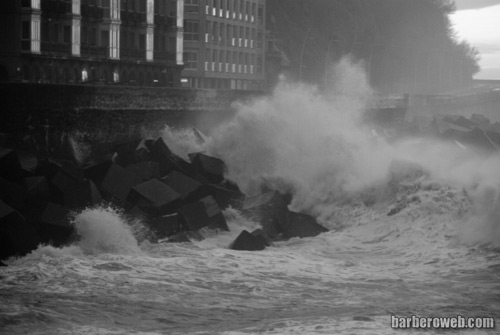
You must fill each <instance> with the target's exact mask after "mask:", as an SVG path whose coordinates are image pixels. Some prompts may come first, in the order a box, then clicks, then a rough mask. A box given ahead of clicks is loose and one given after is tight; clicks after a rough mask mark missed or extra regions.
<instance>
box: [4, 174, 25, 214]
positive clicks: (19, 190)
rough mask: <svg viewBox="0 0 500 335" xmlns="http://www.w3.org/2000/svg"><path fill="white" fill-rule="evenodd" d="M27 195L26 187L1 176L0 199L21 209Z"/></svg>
mask: <svg viewBox="0 0 500 335" xmlns="http://www.w3.org/2000/svg"><path fill="white" fill-rule="evenodd" d="M26 197H27V192H26V190H25V188H24V187H22V186H21V185H19V184H16V183H14V182H10V181H8V180H7V179H4V178H2V177H0V199H1V200H2V201H4V202H5V203H6V204H8V205H9V206H11V207H14V208H15V209H17V210H19V209H21V208H23V206H24V202H25V200H26Z"/></svg>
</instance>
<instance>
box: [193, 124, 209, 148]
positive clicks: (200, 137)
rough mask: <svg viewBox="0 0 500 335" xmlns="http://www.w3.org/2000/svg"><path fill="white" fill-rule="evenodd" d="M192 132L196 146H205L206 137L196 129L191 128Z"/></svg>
mask: <svg viewBox="0 0 500 335" xmlns="http://www.w3.org/2000/svg"><path fill="white" fill-rule="evenodd" d="M192 132H193V134H194V136H195V138H196V143H197V144H205V143H207V141H208V137H207V135H205V134H203V132H202V131H201V130H199V129H198V128H192Z"/></svg>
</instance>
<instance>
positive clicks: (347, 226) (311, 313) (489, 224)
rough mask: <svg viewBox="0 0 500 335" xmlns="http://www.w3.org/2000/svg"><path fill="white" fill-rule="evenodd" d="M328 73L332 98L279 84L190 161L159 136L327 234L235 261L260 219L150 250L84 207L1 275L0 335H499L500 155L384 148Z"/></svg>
mask: <svg viewBox="0 0 500 335" xmlns="http://www.w3.org/2000/svg"><path fill="white" fill-rule="evenodd" d="M341 65H342V64H341ZM335 73H336V74H337V81H338V83H337V86H336V87H335V88H334V90H333V93H332V94H331V96H328V97H322V96H318V94H316V93H315V92H314V89H311V88H308V87H305V86H302V85H298V86H294V85H282V86H281V87H278V89H277V90H276V92H275V93H274V94H273V96H271V97H268V98H264V99H261V100H258V101H255V102H252V103H250V104H248V105H242V106H240V107H239V112H238V113H237V115H236V116H235V118H234V120H231V121H230V122H228V123H226V124H223V125H221V127H220V128H218V129H217V130H216V131H214V132H213V133H212V134H211V137H210V138H209V139H208V141H207V143H206V144H205V147H203V148H199V147H197V146H196V145H195V144H193V143H192V142H191V141H190V138H189V136H187V137H186V136H184V135H186V133H180V135H179V133H175V132H172V131H170V130H171V129H167V130H168V131H167V132H166V133H165V134H163V136H164V138H165V140H167V142H168V143H169V145H170V146H171V147H172V149H173V150H174V151H175V152H176V153H178V154H179V155H181V156H182V155H185V154H186V152H189V151H193V150H199V149H203V150H206V151H207V152H208V153H209V154H214V155H216V156H219V157H221V158H222V159H224V161H225V162H226V164H227V166H228V178H230V179H232V180H233V181H235V182H236V183H238V185H239V186H240V188H241V189H242V190H243V191H244V192H245V193H247V194H252V193H254V192H255V191H256V189H257V188H258V186H259V185H260V184H262V183H265V184H267V185H271V186H272V187H274V188H275V189H278V190H281V191H286V192H291V193H293V195H294V198H293V202H292V204H291V205H290V207H291V209H293V210H296V211H305V212H307V213H310V214H312V215H314V216H315V217H316V218H317V219H318V220H319V221H320V222H321V223H322V224H324V225H325V226H326V227H327V228H329V229H330V231H329V232H328V233H324V234H321V235H319V236H317V237H314V238H304V239H298V238H296V239H291V240H289V241H283V242H276V243H274V245H273V246H271V247H269V248H267V249H266V250H263V251H259V252H245V251H234V250H230V249H229V246H230V244H231V242H232V241H233V240H234V239H235V238H236V236H237V235H238V234H239V232H240V231H241V230H243V229H248V230H253V229H254V228H256V227H258V222H249V221H248V220H246V219H245V218H243V217H242V216H241V215H240V214H239V213H238V211H236V210H234V209H228V210H225V211H224V215H225V217H226V219H227V221H228V225H229V227H230V230H231V231H230V232H222V233H214V232H209V231H205V232H203V234H204V235H205V239H204V240H203V241H200V242H196V241H195V242H193V243H177V244H174V243H158V244H152V243H149V242H147V241H143V240H142V239H141V238H140V237H139V236H137V235H134V232H137V231H138V230H137V229H135V226H134V224H137V222H135V221H133V220H129V219H128V218H127V217H125V216H123V215H122V214H121V213H120V212H119V211H117V210H115V209H111V208H108V207H96V208H91V209H87V210H85V211H83V212H81V213H80V214H79V215H77V216H76V219H75V227H76V229H77V231H78V233H79V235H80V240H79V241H78V242H75V243H74V244H72V245H70V246H67V247H64V248H54V247H52V246H40V247H39V248H38V249H37V250H35V251H33V252H32V253H31V254H29V255H27V256H25V257H23V258H19V259H10V260H8V264H9V266H8V267H4V268H0V333H1V334H47V335H48V334H205V335H209V334H223V335H240V334H400V333H407V332H410V331H407V330H401V329H392V328H391V316H392V315H396V316H399V317H410V316H412V315H415V316H418V317H456V316H458V315H460V316H463V317H493V318H494V319H495V321H496V323H497V324H498V322H499V319H500V283H499V278H500V250H499V246H500V224H499V222H500V209H499V208H500V158H499V155H498V154H493V155H490V156H485V155H483V154H481V153H478V152H477V151H476V150H474V149H473V148H464V146H463V145H461V144H460V145H459V144H456V145H455V144H449V143H441V142H439V141H434V140H429V139H422V138H420V139H406V140H397V141H394V140H393V141H387V140H386V139H385V138H384V137H383V136H380V135H378V134H379V133H380V131H379V130H377V129H366V128H365V127H361V126H359V125H358V124H357V123H356V122H354V121H353V119H355V117H353V116H357V113H358V112H359V110H360V109H362V106H363V101H364V99H365V95H366V92H365V91H366V90H367V88H366V85H364V84H363V75H362V73H360V71H359V69H358V68H357V67H356V66H353V65H352V64H343V65H342V66H341V67H339V68H338V69H337V71H336V72H335ZM346 92H347V93H348V94H346ZM87 154H88V153H85V152H83V151H82V152H81V155H80V156H81V157H84V156H85V155H87ZM394 162H396V164H394ZM397 162H403V163H397ZM408 162H410V163H408ZM411 333H422V334H443V333H444V334H446V333H449V331H447V330H444V329H425V330H413V331H411ZM453 333H454V334H455V333H457V334H495V333H498V326H497V328H496V329H493V330H480V329H465V330H457V331H453Z"/></svg>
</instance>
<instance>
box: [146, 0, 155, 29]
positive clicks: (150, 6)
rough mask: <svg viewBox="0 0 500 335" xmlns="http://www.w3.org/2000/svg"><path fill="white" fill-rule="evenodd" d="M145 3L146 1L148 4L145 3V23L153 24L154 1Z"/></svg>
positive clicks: (150, 0) (149, 0)
mask: <svg viewBox="0 0 500 335" xmlns="http://www.w3.org/2000/svg"><path fill="white" fill-rule="evenodd" d="M147 1H148V3H147V14H146V23H148V24H153V21H154V1H153V0H147ZM143 2H144V1H143Z"/></svg>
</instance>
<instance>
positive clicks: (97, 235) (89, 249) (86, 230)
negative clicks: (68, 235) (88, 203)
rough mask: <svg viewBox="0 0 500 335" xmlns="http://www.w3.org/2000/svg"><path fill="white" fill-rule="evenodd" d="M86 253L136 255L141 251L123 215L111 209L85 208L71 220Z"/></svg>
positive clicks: (79, 244) (80, 245)
mask: <svg viewBox="0 0 500 335" xmlns="http://www.w3.org/2000/svg"><path fill="white" fill-rule="evenodd" d="M72 222H73V224H74V226H75V230H76V232H77V233H78V235H79V236H80V238H81V239H80V240H79V241H78V243H77V244H78V246H79V247H80V248H81V249H82V250H83V251H84V252H86V253H90V254H98V253H117V254H136V253H140V252H141V249H140V247H139V245H138V243H137V240H136V238H135V237H134V235H133V233H132V230H131V228H130V227H129V226H128V224H127V220H126V219H125V217H124V215H123V214H122V213H121V212H120V211H118V210H117V209H114V208H112V207H94V208H87V209H85V210H83V211H82V212H80V213H76V214H75V215H74V217H73V220H72Z"/></svg>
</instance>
